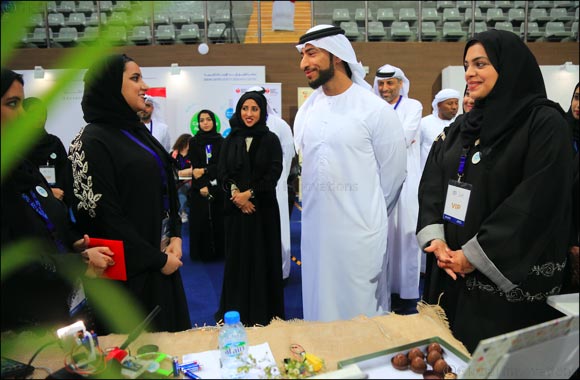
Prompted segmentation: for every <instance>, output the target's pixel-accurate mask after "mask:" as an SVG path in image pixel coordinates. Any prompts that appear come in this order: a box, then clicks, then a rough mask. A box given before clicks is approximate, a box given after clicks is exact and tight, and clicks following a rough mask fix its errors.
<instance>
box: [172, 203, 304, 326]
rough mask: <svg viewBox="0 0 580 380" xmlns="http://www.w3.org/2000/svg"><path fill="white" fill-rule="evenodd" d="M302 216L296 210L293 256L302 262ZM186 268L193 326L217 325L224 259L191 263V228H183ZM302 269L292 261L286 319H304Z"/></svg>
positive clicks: (184, 275)
mask: <svg viewBox="0 0 580 380" xmlns="http://www.w3.org/2000/svg"><path fill="white" fill-rule="evenodd" d="M300 217H301V213H300V211H299V210H298V209H296V208H294V210H293V211H292V217H291V220H290V236H291V244H292V246H291V250H292V255H293V256H295V257H296V258H297V259H298V260H299V259H300ZM182 238H183V267H182V268H181V277H182V279H183V287H184V288H185V294H186V297H187V303H188V306H189V316H190V318H191V324H192V326H194V327H195V326H198V327H199V326H204V325H215V319H214V313H215V312H216V311H217V309H218V305H219V300H220V294H221V290H222V281H223V276H224V260H220V261H215V262H208V263H204V262H200V261H191V260H190V258H189V226H188V225H187V224H184V225H183V228H182ZM300 273H301V272H300V266H298V265H297V264H296V262H295V261H292V266H291V269H290V278H289V279H288V282H287V283H286V286H285V288H284V304H285V312H286V319H293V318H299V319H302V277H301V275H300Z"/></svg>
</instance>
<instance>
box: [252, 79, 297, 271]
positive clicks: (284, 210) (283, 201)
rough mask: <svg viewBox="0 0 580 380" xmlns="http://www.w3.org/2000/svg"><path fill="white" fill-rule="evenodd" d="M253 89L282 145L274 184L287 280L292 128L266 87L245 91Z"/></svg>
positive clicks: (292, 150)
mask: <svg viewBox="0 0 580 380" xmlns="http://www.w3.org/2000/svg"><path fill="white" fill-rule="evenodd" d="M250 91H255V92H259V93H260V94H262V95H264V96H265V97H266V100H267V104H268V120H266V125H267V126H268V128H269V129H270V130H271V131H272V132H274V133H275V134H276V136H278V139H279V140H280V145H281V146H282V174H281V175H280V178H279V179H278V183H277V184H276V199H277V200H278V209H279V210H280V235H281V237H282V247H281V250H282V279H283V280H287V279H288V278H289V277H290V266H291V264H292V260H291V258H292V252H291V244H290V211H289V210H288V182H287V181H288V176H289V175H290V169H291V167H292V159H293V158H294V154H295V151H294V136H292V128H290V126H289V125H288V123H286V121H285V120H284V119H282V118H281V117H280V115H278V113H277V112H276V111H275V110H274V108H272V106H271V105H270V99H268V95H267V94H266V89H264V88H263V87H260V86H254V87H250V88H248V89H247V90H246V92H250Z"/></svg>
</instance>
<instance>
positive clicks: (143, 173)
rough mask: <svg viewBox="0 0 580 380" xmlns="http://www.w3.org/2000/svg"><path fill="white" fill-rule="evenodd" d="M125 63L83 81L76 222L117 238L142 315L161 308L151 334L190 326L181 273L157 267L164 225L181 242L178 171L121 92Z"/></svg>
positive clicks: (75, 160)
mask: <svg viewBox="0 0 580 380" xmlns="http://www.w3.org/2000/svg"><path fill="white" fill-rule="evenodd" d="M123 69H124V63H123V60H122V57H121V56H113V57H111V58H109V60H108V61H107V62H106V64H105V65H104V68H103V69H102V71H100V72H96V71H95V70H94V68H93V69H90V70H89V71H88V72H87V77H85V92H84V95H83V101H82V108H83V112H84V118H85V121H87V122H88V123H89V124H88V125H87V126H86V127H84V128H83V129H82V130H81V131H80V132H79V134H78V135H77V136H76V138H75V139H74V140H73V142H72V143H71V148H70V151H69V159H70V160H71V161H72V166H73V174H74V193H75V198H76V204H75V207H74V210H75V214H76V217H77V221H78V224H79V225H80V226H81V227H82V229H83V231H87V233H88V234H89V235H90V236H92V237H95V238H105V239H114V240H122V241H123V243H124V249H125V261H126V266H127V281H126V282H123V285H125V286H126V288H127V289H128V290H129V291H130V292H131V294H132V295H133V296H134V297H135V300H137V301H138V302H139V303H140V305H141V306H142V307H143V311H144V312H145V314H148V313H149V312H151V310H153V308H155V306H157V305H159V306H161V311H160V312H159V314H158V315H157V317H156V318H155V319H154V320H153V322H152V324H151V328H150V329H151V330H154V331H181V330H186V329H188V328H190V327H191V322H190V318H189V311H188V307H187V301H186V298H185V292H184V289H183V283H182V280H181V274H180V272H179V270H177V271H176V272H174V273H173V274H171V275H169V276H167V275H164V274H163V273H161V268H162V267H163V266H164V265H165V263H166V261H167V255H166V254H165V253H164V252H162V251H161V248H160V247H161V233H162V221H163V219H164V218H165V217H166V215H167V214H168V215H169V221H170V222H169V225H168V226H169V236H171V237H181V220H180V218H179V216H178V209H179V202H178V199H177V190H176V180H175V177H176V174H175V171H174V169H173V166H172V161H171V157H170V156H169V153H167V152H166V151H165V149H164V148H163V146H161V144H160V143H159V142H158V141H157V140H156V139H155V138H154V137H153V136H152V135H151V134H150V133H149V131H148V130H147V129H146V128H145V126H144V125H143V124H141V122H140V121H139V118H138V117H137V115H136V114H135V112H134V111H133V110H131V108H130V107H129V105H128V104H127V103H126V101H125V99H124V98H123V96H122V95H121V85H122V80H123V79H122V78H123Z"/></svg>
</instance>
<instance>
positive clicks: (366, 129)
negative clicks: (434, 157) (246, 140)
mask: <svg viewBox="0 0 580 380" xmlns="http://www.w3.org/2000/svg"><path fill="white" fill-rule="evenodd" d="M296 48H297V49H298V51H299V52H300V54H301V55H302V59H301V62H300V68H301V69H302V70H303V71H304V73H305V74H306V77H307V79H308V84H309V85H310V87H312V88H314V89H316V90H315V91H314V92H313V93H312V94H311V95H310V97H309V98H308V99H307V100H306V102H305V103H304V104H303V105H302V106H301V107H300V109H299V110H298V113H297V115H296V120H295V122H294V142H295V145H296V150H297V151H298V152H301V153H302V202H303V203H302V207H303V210H302V241H301V253H302V289H303V306H304V319H305V320H318V321H334V320H340V319H351V318H353V317H356V316H357V315H360V314H363V315H366V316H369V317H371V316H376V315H380V314H384V313H385V312H387V311H388V307H389V305H388V299H386V298H387V296H388V288H387V284H386V277H387V266H386V257H387V255H386V248H387V228H386V227H387V225H388V217H387V215H388V213H390V212H391V210H392V209H393V207H394V206H395V203H396V202H397V199H398V197H399V193H400V191H401V187H402V185H403V181H404V180H405V175H406V164H407V153H406V147H405V135H404V133H403V128H402V126H401V122H400V121H399V118H398V117H397V114H396V112H395V111H394V109H393V108H392V107H390V106H389V105H388V104H387V103H385V102H384V101H383V100H381V99H379V98H378V97H377V96H376V95H375V94H373V92H372V88H371V86H370V85H369V84H368V83H367V82H365V80H364V76H365V70H364V68H363V66H362V64H361V63H360V62H358V61H357V59H356V55H355V52H354V50H353V48H352V45H351V44H350V42H349V41H348V39H347V38H346V37H345V36H344V30H342V29H341V28H338V27H334V26H331V25H318V26H315V27H313V28H311V29H310V30H308V32H307V33H306V34H304V35H303V36H302V37H300V41H299V44H298V45H297V46H296Z"/></svg>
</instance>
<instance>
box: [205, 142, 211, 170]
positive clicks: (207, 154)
mask: <svg viewBox="0 0 580 380" xmlns="http://www.w3.org/2000/svg"><path fill="white" fill-rule="evenodd" d="M210 158H211V144H207V145H206V146H205V164H206V165H208V164H209V160H210Z"/></svg>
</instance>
